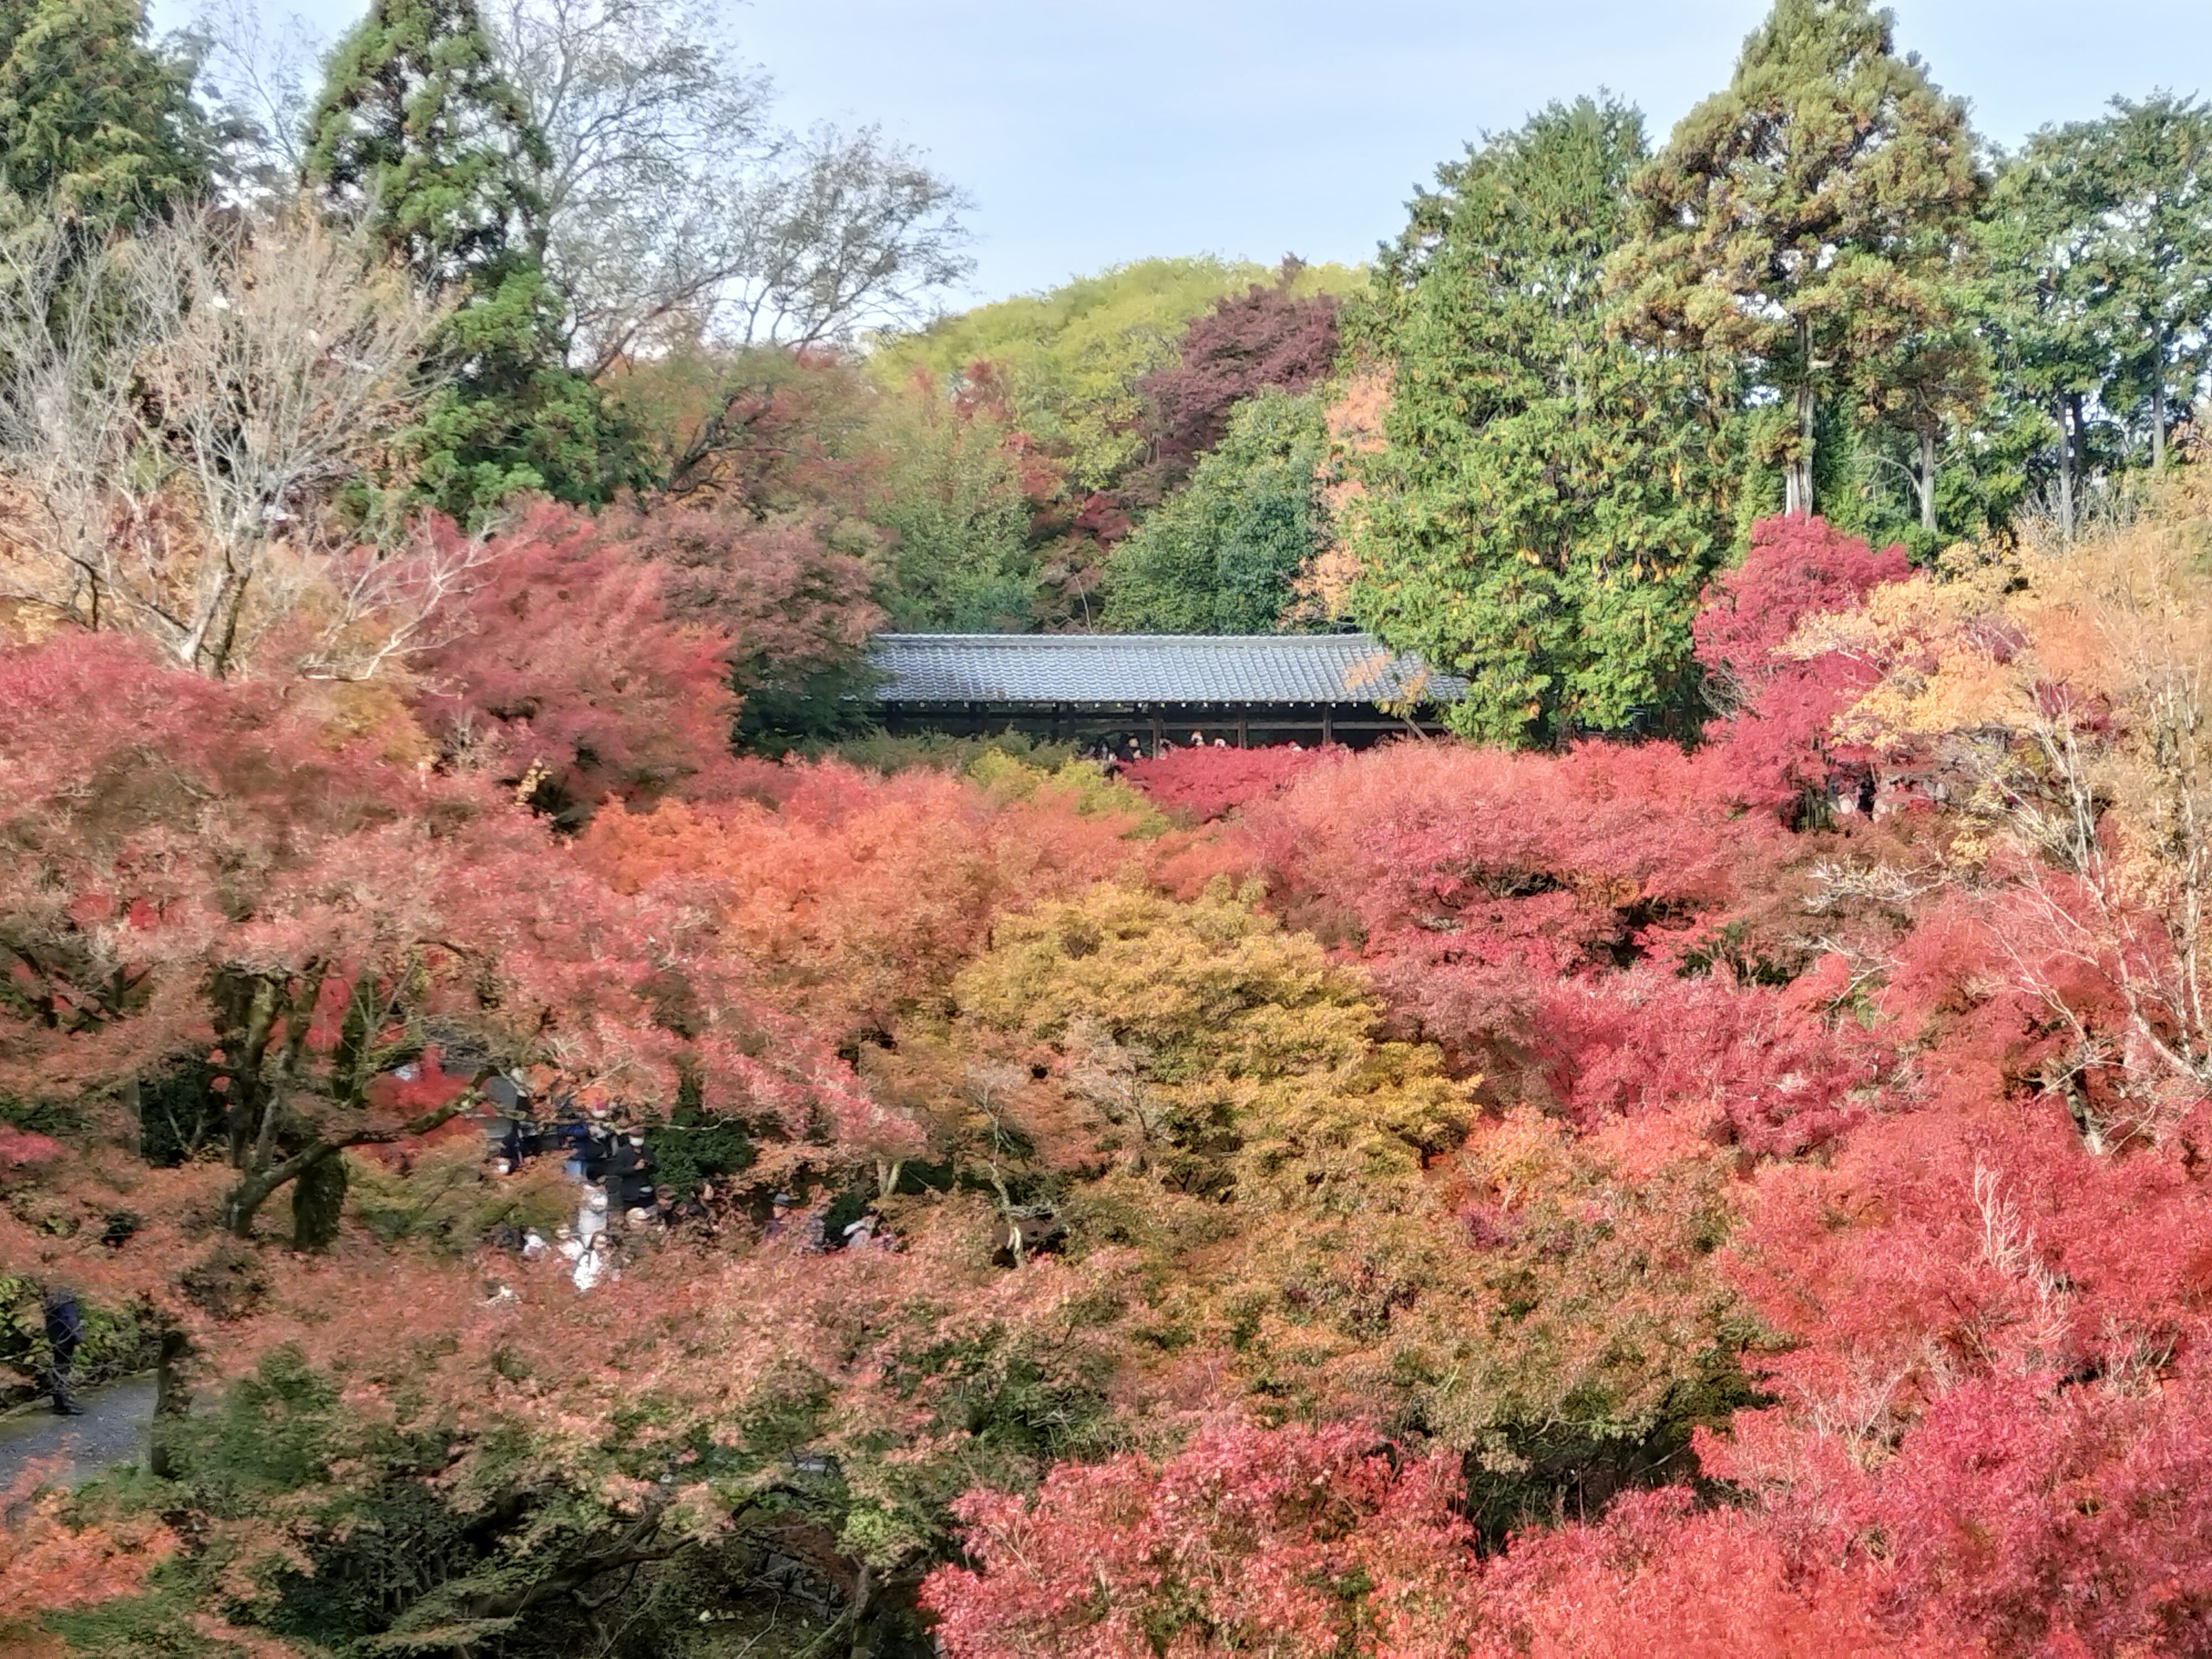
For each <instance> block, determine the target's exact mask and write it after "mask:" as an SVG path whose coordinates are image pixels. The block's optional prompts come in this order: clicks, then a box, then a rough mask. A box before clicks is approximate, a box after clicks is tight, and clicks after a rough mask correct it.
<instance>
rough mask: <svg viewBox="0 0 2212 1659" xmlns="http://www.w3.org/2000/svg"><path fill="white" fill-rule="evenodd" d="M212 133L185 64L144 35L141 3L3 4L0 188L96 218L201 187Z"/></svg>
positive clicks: (59, 0) (159, 204) (162, 203)
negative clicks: (195, 98) (194, 95)
mask: <svg viewBox="0 0 2212 1659" xmlns="http://www.w3.org/2000/svg"><path fill="white" fill-rule="evenodd" d="M213 158H214V144H213V140H212V136H211V135H210V132H209V131H208V128H207V124H206V121H205V120H204V118H203V117H202V116H201V114H200V112H199V111H198V109H197V106H195V105H194V104H193V102H192V100H191V68H190V65H189V64H185V63H184V62H182V61H181V60H179V58H176V57H174V56H173V55H169V54H165V53H163V52H160V51H157V50H156V49H155V47H154V46H152V45H151V44H150V43H149V40H148V27H147V21H146V9H145V7H144V5H143V4H142V3H140V0H5V3H0V184H4V185H5V187H6V188H7V190H8V191H9V192H10V193H11V194H13V195H15V196H17V197H21V198H22V199H24V200H25V201H27V202H33V203H37V204H40V205H42V206H51V207H52V209H54V210H57V211H59V212H61V213H64V214H67V215H70V216H76V217H82V218H85V219H88V220H91V221H93V222H99V223H114V222H119V221H122V220H126V219H129V218H131V217H133V216H136V215H137V214H140V213H146V212H159V211H161V210H162V209H164V208H166V207H168V206H170V205H172V204H175V203H178V202H181V201H185V200H189V199H191V197H195V196H197V195H199V194H200V193H201V192H202V191H204V190H205V189H206V188H207V184H208V175H209V170H210V166H211V164H212V161H213Z"/></svg>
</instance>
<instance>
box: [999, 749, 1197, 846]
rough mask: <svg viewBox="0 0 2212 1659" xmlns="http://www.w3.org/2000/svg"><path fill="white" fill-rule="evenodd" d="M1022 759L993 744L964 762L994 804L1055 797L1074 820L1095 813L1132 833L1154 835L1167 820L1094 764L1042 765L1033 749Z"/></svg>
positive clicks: (1070, 761) (1067, 761) (1040, 754)
mask: <svg viewBox="0 0 2212 1659" xmlns="http://www.w3.org/2000/svg"><path fill="white" fill-rule="evenodd" d="M1033 753H1034V755H1035V757H1034V758H1031V759H1023V758H1021V757H1018V756H1017V755H1016V754H1015V753H1014V752H1013V751H1012V750H1011V749H1009V748H1007V747H1006V745H1004V744H990V745H989V746H987V747H986V748H985V749H984V750H982V752H981V753H980V754H978V755H977V756H976V757H975V758H974V759H973V760H971V761H970V762H969V763H968V764H967V766H966V768H965V769H964V770H965V771H966V773H967V775H968V776H969V778H970V779H972V780H974V781H975V782H977V783H979V784H981V785H982V786H983V787H984V789H985V790H987V792H988V793H990V795H991V797H992V798H993V799H994V800H996V801H997V802H998V803H999V804H1000V805H1006V803H1008V802H1010V801H1017V800H1029V799H1033V798H1035V797H1036V796H1038V795H1039V794H1041V793H1046V794H1050V795H1053V796H1055V797H1056V798H1057V799H1059V800H1060V801H1061V802H1062V803H1063V804H1064V805H1066V806H1068V807H1069V808H1071V809H1072V810H1073V811H1074V812H1075V814H1076V815H1077V816H1078V817H1097V816H1099V815H1100V814H1102V813H1103V814H1106V815H1109V816H1113V817H1130V818H1133V819H1134V820H1135V827H1134V830H1133V833H1136V834H1140V835H1158V834H1159V833H1160V832H1161V831H1162V830H1164V829H1166V828H1167V819H1166V818H1165V817H1163V816H1162V815H1161V813H1160V811H1159V810H1158V808H1157V807H1155V806H1154V805H1152V802H1151V800H1150V799H1147V798H1146V796H1145V794H1144V793H1142V792H1141V791H1139V790H1138V789H1136V788H1135V787H1133V786H1131V785H1129V784H1127V783H1124V782H1122V781H1121V779H1119V778H1115V777H1109V776H1107V775H1106V772H1105V769H1103V768H1102V767H1101V766H1100V765H1099V764H1098V763H1097V762H1096V761H1092V760H1080V759H1076V758H1073V757H1069V758H1066V759H1063V760H1060V761H1058V762H1057V763H1051V764H1048V763H1046V761H1047V759H1048V754H1047V753H1044V752H1036V751H1033Z"/></svg>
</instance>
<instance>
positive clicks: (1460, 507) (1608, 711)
mask: <svg viewBox="0 0 2212 1659" xmlns="http://www.w3.org/2000/svg"><path fill="white" fill-rule="evenodd" d="M1647 155H1648V151H1647V149H1646V148H1645V143H1644V124H1643V118H1642V117H1641V116H1640V115H1638V113H1637V112H1635V111H1634V110H1632V109H1629V108H1626V107H1625V106H1620V105H1619V104H1613V103H1602V104H1601V103H1597V102H1594V101H1592V100H1588V99H1585V100H1581V101H1579V102H1577V103H1576V104H1574V105H1572V106H1559V105H1553V106H1552V107H1550V108H1548V109H1547V110H1545V111H1544V112H1541V114H1539V115H1537V116H1536V117H1534V118H1533V119H1531V120H1530V121H1529V122H1528V125H1526V126H1524V127H1522V129H1521V130H1520V131H1517V132H1513V133H1510V134H1507V135H1505V136H1504V137H1497V138H1493V139H1492V141H1491V142H1490V143H1488V144H1486V146H1485V147H1484V148H1482V149H1480V150H1475V149H1470V151H1469V153H1468V155H1467V157H1466V159H1464V160H1463V161H1456V162H1452V163H1449V164H1447V165H1446V166H1444V167H1441V168H1439V169H1438V172H1437V185H1438V187H1437V189H1436V190H1434V191H1423V192H1422V193H1421V194H1420V195H1419V197H1417V198H1416V199H1415V201H1414V203H1413V217H1412V222H1410V223H1409V224H1408V226H1407V228H1406V231H1405V233H1404V234H1402V235H1401V237H1400V238H1399V240H1398V241H1397V243H1396V244H1395V246H1391V247H1389V248H1386V249H1385V250H1384V251H1383V257H1382V258H1381V260H1380V261H1379V264H1378V269H1377V271H1376V278H1375V283H1374V289H1375V297H1374V298H1373V299H1372V301H1370V302H1369V303H1368V304H1366V305H1365V306H1364V307H1353V309H1352V313H1351V315H1350V317H1349V319H1348V321H1349V324H1350V327H1351V330H1352V335H1353V338H1354V341H1355V349H1358V350H1359V351H1361V352H1364V353H1370V354H1372V355H1374V356H1376V357H1378V358H1379V359H1380V360H1381V361H1382V362H1383V364H1384V365H1385V366H1386V367H1387V368H1388V370H1389V374H1390V376H1391V395H1390V404H1389V414H1388V415H1387V416H1386V417H1385V421H1384V436H1385V439H1386V443H1385V446H1384V447H1383V449H1382V450H1381V451H1380V452H1379V453H1374V454H1371V455H1365V456H1361V457H1358V458H1356V460H1355V469H1356V471H1357V474H1358V477H1359V480H1360V482H1361V483H1362V484H1363V485H1364V495H1362V496H1361V497H1359V498H1358V500H1357V501H1355V503H1354V504H1353V505H1352V507H1351V509H1350V512H1349V529H1350V536H1351V541H1352V548H1353V550H1355V552H1356V553H1357V554H1358V563H1359V568H1360V574H1359V577H1358V580H1357V582H1356V583H1355V585H1354V587H1353V590H1352V611H1353V614H1354V615H1355V616H1356V617H1358V620H1359V621H1360V622H1361V623H1363V624H1364V626H1366V627H1367V628H1369V629H1371V630H1373V631H1374V632H1375V633H1376V634H1377V635H1380V636H1381V637H1382V638H1383V639H1384V640H1386V641H1389V643H1390V644H1392V645H1394V646H1396V647H1400V648H1401V649H1405V650H1410V651H1413V652H1415V653H1419V655H1420V656H1422V657H1423V658H1424V659H1425V660H1427V661H1428V662H1429V663H1431V665H1434V666H1436V667H1438V668H1442V669H1448V670H1449V671H1453V672H1455V673H1458V674H1462V675H1464V676H1466V678H1467V679H1468V684H1469V687H1470V690H1469V692H1468V696H1467V697H1466V698H1465V699H1464V700H1463V701H1462V702H1459V703H1457V704H1455V706H1454V708H1453V710H1452V712H1451V718H1452V720H1454V721H1455V723H1456V724H1457V725H1458V726H1460V727H1461V729H1462V730H1463V731H1465V732H1468V733H1469V734H1470V735H1474V736H1479V737H1481V738H1486V739H1489V740H1492V741H1503V742H1516V741H1529V740H1542V739H1545V738H1552V737H1555V736H1559V735H1562V734H1564V733H1565V732H1568V731H1571V730H1574V729H1577V728H1582V727H1594V728H1602V729H1613V728H1617V727H1620V726H1624V725H1626V724H1628V723H1629V722H1630V721H1631V720H1632V719H1633V718H1634V717H1635V715H1636V714H1637V712H1638V710H1639V709H1641V710H1650V709H1652V708H1655V707H1656V706H1659V705H1662V704H1665V703H1667V702H1669V701H1670V699H1672V698H1674V696H1675V695H1676V694H1677V693H1678V692H1679V691H1680V689H1681V687H1682V684H1683V683H1684V679H1685V676H1686V671H1687V667H1688V664H1689V660H1690V639H1689V631H1688V628H1689V622H1688V619H1689V614H1690V611H1691V610H1692V608H1693V605H1694V603H1695V600H1696V596H1697V593H1698V590H1699V586H1701V585H1702V584H1703V582H1704V580H1705V575H1706V574H1707V572H1708V571H1710V570H1711V568H1712V566H1713V564H1714V563H1715V562H1716V561H1717V559H1718V557H1719V556H1720V554H1721V553H1722V551H1723V549H1724V548H1725V546H1726V545H1727V542H1728V535H1729V503H1728V486H1729V477H1730V471H1731V469H1730V467H1729V464H1728V450H1729V443H1730V441H1732V435H1733V429H1734V420H1733V400H1734V387H1733V384H1732V383H1723V384H1721V385H1718V386H1713V385H1708V384H1706V383H1705V380H1704V379H1703V378H1702V377H1703V372H1704V371H1703V368H1702V366H1701V365H1700V364H1699V363H1698V362H1696V361H1695V360H1694V359H1692V358H1689V357H1686V356H1681V355H1678V354H1670V353H1666V352H1656V351H1652V350H1650V349H1646V348H1643V347H1639V346H1634V345H1631V344H1629V343H1625V342H1623V341H1621V340H1620V339H1618V338H1615V337H1613V336H1612V335H1611V334H1609V333H1608V331H1607V319H1606V313H1605V305H1604V295H1603V278H1604V267H1605V260H1606V258H1607V255H1608V254H1609V253H1611V252H1613V250H1614V248H1615V247H1616V246H1618V245H1619V243H1620V240H1621V238H1622V237H1623V235H1624V234H1626V227H1627V222H1628V218H1629V215H1630V211H1631V203H1630V200H1629V197H1628V192H1627V186H1628V181H1629V179H1630V178H1631V177H1632V174H1633V173H1635V171H1636V170H1637V168H1638V167H1640V166H1641V165H1643V163H1644V161H1645V160H1646V157H1647Z"/></svg>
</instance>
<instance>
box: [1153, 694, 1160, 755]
mask: <svg viewBox="0 0 2212 1659" xmlns="http://www.w3.org/2000/svg"><path fill="white" fill-rule="evenodd" d="M1161 735H1162V734H1161V732H1160V706H1159V704H1158V703H1154V704H1153V705H1152V758H1153V759H1154V760H1158V758H1159V757H1160V739H1161Z"/></svg>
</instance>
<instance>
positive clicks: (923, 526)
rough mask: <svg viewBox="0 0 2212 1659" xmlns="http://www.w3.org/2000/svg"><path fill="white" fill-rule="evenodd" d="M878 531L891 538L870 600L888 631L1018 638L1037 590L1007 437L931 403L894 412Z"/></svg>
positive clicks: (976, 418)
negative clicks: (1002, 632)
mask: <svg viewBox="0 0 2212 1659" xmlns="http://www.w3.org/2000/svg"><path fill="white" fill-rule="evenodd" d="M887 437H888V441H889V442H890V447H891V451H892V459H891V464H890V469H889V471H888V476H887V477H886V478H885V481H884V499H883V501H882V502H881V504H880V505H879V506H878V507H877V508H876V511H875V514H874V516H875V519H876V521H877V522H878V523H879V524H881V525H882V526H884V528H885V529H887V530H890V531H891V532H894V533H895V534H896V537H897V542H896V544H895V545H894V546H893V548H892V550H891V551H890V556H889V557H890V574H889V579H888V580H887V581H886V582H885V584H884V587H883V589H882V591H881V592H880V593H879V594H878V599H879V600H880V602H881V604H882V605H883V606H884V610H885V611H888V612H889V613H890V620H891V625H892V626H893V627H895V628H901V629H915V630H921V631H932V630H941V631H945V632H951V633H989V632H994V631H996V630H999V629H1018V628H1022V627H1024V626H1026V625H1027V623H1028V622H1029V620H1030V600H1031V598H1032V596H1033V595H1034V593H1035V592H1036V583H1037V569H1036V557H1035V556H1034V555H1033V554H1032V553H1031V552H1030V548H1029V528H1030V508H1029V504H1028V502H1027V501H1025V499H1024V495H1023V489H1022V479H1021V473H1020V470H1019V468H1018V466H1017V465H1016V464H1015V460H1014V457H1013V455H1012V453H1011V451H1010V449H1009V447H1008V444H1007V438H1008V435H1007V433H1006V430H1005V428H1002V427H1001V426H1000V424H999V423H998V422H996V421H995V420H994V419H993V418H992V417H991V416H989V415H988V414H986V413H982V412H977V411H971V410H963V409H962V408H961V407H959V406H958V405H957V404H948V403H945V402H942V401H940V400H939V399H937V398H934V397H927V398H922V399H921V400H919V401H918V402H916V403H915V404H912V405H910V406H908V407H907V408H904V409H902V410H900V411H899V414H898V416H896V418H895V419H894V421H893V422H892V424H891V427H890V431H889V433H888V435H887Z"/></svg>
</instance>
